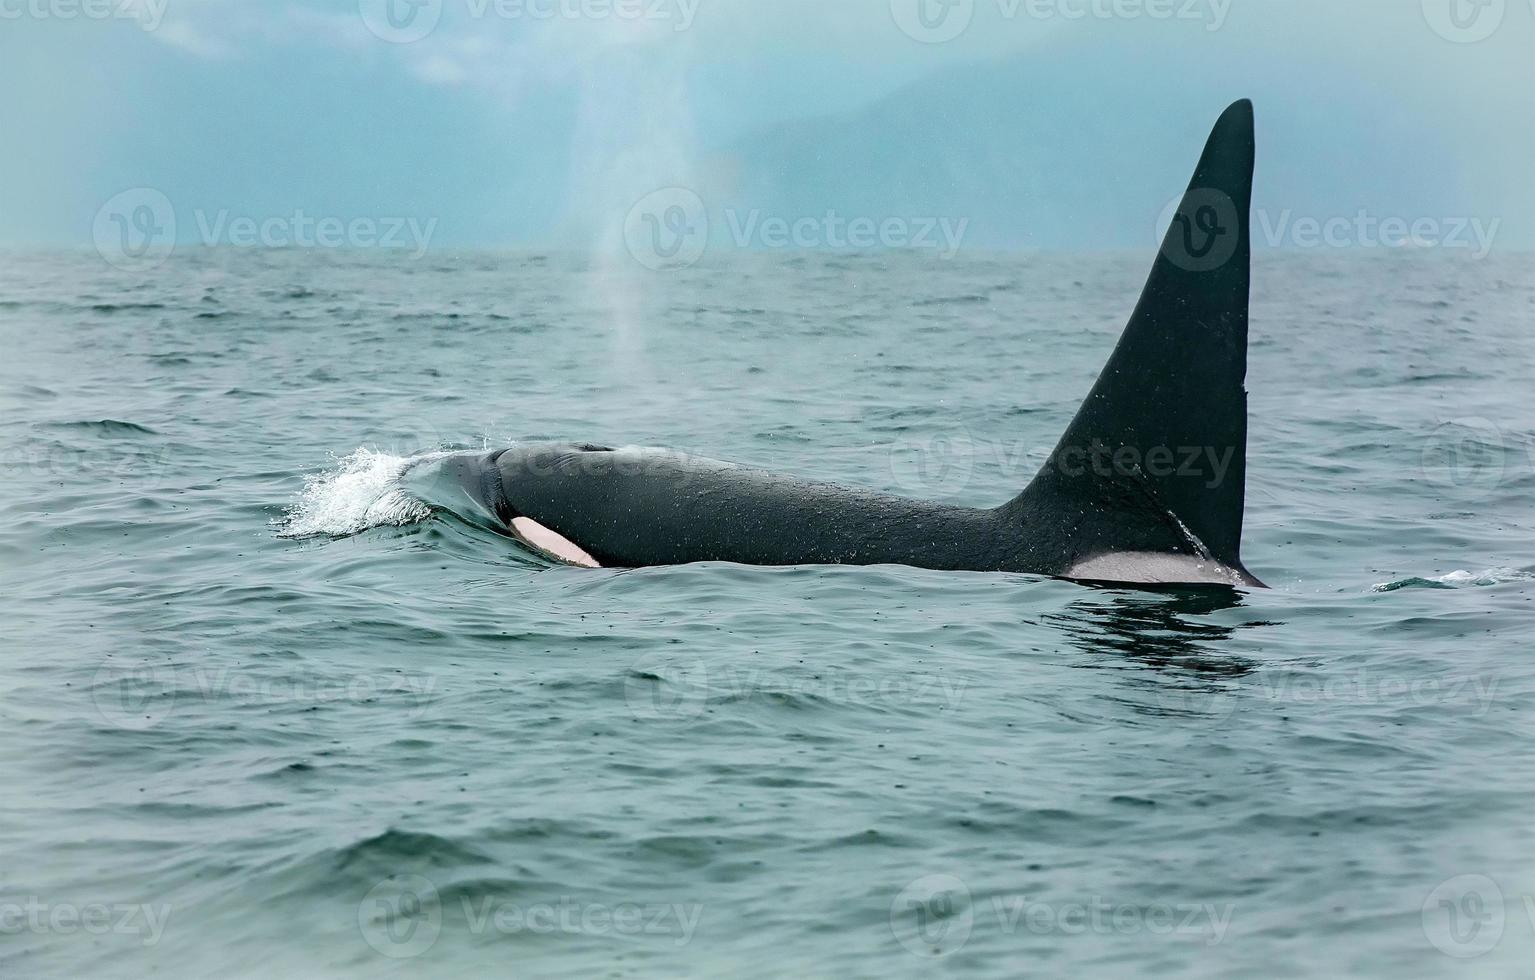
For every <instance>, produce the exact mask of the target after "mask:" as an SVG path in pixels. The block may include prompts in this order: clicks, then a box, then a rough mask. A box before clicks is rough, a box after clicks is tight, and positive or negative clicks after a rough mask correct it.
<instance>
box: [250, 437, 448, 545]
mask: <svg viewBox="0 0 1535 980" xmlns="http://www.w3.org/2000/svg"><path fill="white" fill-rule="evenodd" d="M444 455H447V454H446V453H427V454H425V455H421V456H409V457H405V456H391V455H389V454H388V453H380V452H374V451H373V450H371V449H358V450H357V451H356V452H354V453H352V454H351V455H350V456H347V457H345V458H344V459H342V460H340V461H339V464H338V467H337V469H335V470H332V471H331V472H328V473H321V474H319V475H317V476H312V477H310V478H309V481H308V483H307V484H306V485H305V486H304V489H303V490H302V491H300V492H299V495H298V497H297V498H296V499H295V500H294V501H293V503H291V504H289V505H288V509H287V512H286V513H285V514H284V515H283V517H282V519H281V520H280V521H277V522H276V524H277V533H278V534H279V535H280V536H282V537H285V538H306V537H311V536H315V535H329V536H331V537H344V536H346V535H349V534H358V533H360V532H362V531H366V530H368V529H369V528H375V527H390V526H394V527H400V526H404V525H406V524H414V523H416V522H417V521H424V520H426V518H427V517H429V516H431V513H432V510H431V508H430V507H428V506H427V505H426V504H424V503H422V502H421V501H420V500H417V499H416V498H415V497H412V496H411V495H410V494H409V493H407V492H406V491H405V489H404V488H403V487H402V486H401V485H400V476H401V475H402V474H404V473H405V471H406V470H408V469H410V468H411V467H412V466H415V465H416V464H417V463H421V462H425V461H427V460H431V459H437V458H439V457H441V456H444Z"/></svg>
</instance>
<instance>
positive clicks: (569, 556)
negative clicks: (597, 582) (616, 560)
mask: <svg viewBox="0 0 1535 980" xmlns="http://www.w3.org/2000/svg"><path fill="white" fill-rule="evenodd" d="M512 533H513V534H514V535H516V537H517V540H518V541H521V542H522V543H523V544H525V545H527V546H528V547H529V548H532V549H533V550H534V551H536V552H538V553H539V554H541V555H543V556H545V557H546V558H552V559H554V560H555V561H559V562H564V563H565V564H567V565H574V566H576V567H577V568H601V567H602V564H601V563H600V562H598V561H597V559H595V558H593V557H592V556H591V555H589V554H587V552H586V549H585V548H582V547H581V546H580V545H578V544H576V543H575V542H574V541H572V540H570V539H569V538H567V537H565V536H564V535H562V534H557V533H555V532H554V531H551V530H549V529H548V528H547V527H544V526H543V525H542V524H540V523H538V522H537V521H535V520H533V519H532V518H530V517H518V518H514V519H513V520H512Z"/></svg>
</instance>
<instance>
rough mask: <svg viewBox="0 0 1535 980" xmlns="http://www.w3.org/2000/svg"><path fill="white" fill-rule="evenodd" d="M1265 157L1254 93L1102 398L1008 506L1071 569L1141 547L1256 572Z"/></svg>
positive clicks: (1217, 142)
mask: <svg viewBox="0 0 1535 980" xmlns="http://www.w3.org/2000/svg"><path fill="white" fill-rule="evenodd" d="M1253 156H1254V138H1253V111H1252V103H1251V102H1248V101H1246V100H1243V101H1241V102H1238V103H1236V104H1235V105H1233V106H1231V107H1230V108H1229V109H1227V110H1226V112H1225V113H1224V114H1223V115H1222V116H1221V118H1220V121H1219V122H1217V123H1216V124H1215V131H1214V132H1213V133H1212V134H1211V135H1210V140H1209V143H1208V144H1207V145H1206V146H1205V151H1204V155H1203V156H1202V157H1201V158H1200V160H1199V166H1198V168H1197V169H1196V170H1195V171H1194V179H1193V181H1192V182H1191V183H1190V184H1189V189H1188V192H1187V194H1185V196H1184V198H1183V201H1182V203H1181V204H1180V206H1179V208H1178V210H1177V212H1176V215H1175V217H1174V218H1173V222H1172V225H1171V226H1170V227H1169V229H1168V231H1167V236H1166V239H1165V240H1164V242H1163V244H1162V249H1161V252H1160V253H1159V254H1158V255H1157V259H1156V264H1155V266H1154V267H1153V268H1152V270H1151V277H1150V279H1149V280H1148V281H1147V283H1146V288H1145V291H1144V292H1143V293H1142V294H1141V299H1140V303H1139V304H1138V305H1137V306H1136V309H1135V313H1134V315H1133V316H1131V318H1130V323H1129V325H1128V326H1127V327H1126V328H1125V332H1124V335H1123V337H1121V338H1120V341H1119V345H1118V346H1117V347H1116V348H1115V349H1114V353H1113V355H1112V356H1111V357H1110V358H1109V361H1108V364H1107V365H1106V366H1105V367H1104V369H1103V373H1102V374H1100V375H1099V377H1098V381H1097V383H1096V384H1095V385H1094V386H1093V390H1092V392H1091V393H1090V394H1089V395H1088V396H1087V399H1086V401H1084V402H1083V404H1082V408H1081V409H1080V410H1079V411H1078V413H1077V416H1076V418H1075V419H1074V420H1073V421H1072V423H1071V425H1070V426H1069V427H1068V428H1067V429H1066V433H1065V435H1064V436H1063V437H1062V438H1061V441H1060V444H1059V445H1058V446H1057V447H1056V449H1055V451H1054V453H1052V455H1051V458H1050V460H1049V462H1047V463H1046V465H1045V468H1044V469H1043V470H1041V471H1040V473H1039V474H1038V475H1037V476H1036V477H1035V479H1034V481H1033V482H1032V483H1031V484H1030V485H1029V487H1028V489H1027V490H1025V491H1024V493H1023V494H1022V496H1020V497H1019V498H1018V499H1016V500H1014V501H1013V502H1012V503H1011V504H1009V505H1008V508H1009V509H1010V510H1011V511H1012V512H1013V513H1014V515H1015V516H1016V517H1017V518H1018V519H1019V520H1022V521H1024V522H1026V523H1027V524H1028V525H1029V526H1030V532H1031V537H1034V536H1039V537H1040V538H1042V541H1041V545H1042V548H1043V550H1044V551H1045V552H1046V553H1047V555H1048V557H1049V559H1050V560H1051V561H1052V562H1053V563H1056V564H1059V565H1060V566H1061V571H1062V572H1063V573H1064V572H1066V571H1068V570H1069V569H1071V568H1072V567H1074V566H1076V565H1078V564H1080V563H1082V562H1084V561H1087V560H1090V559H1093V558H1095V557H1098V556H1101V555H1104V554H1109V553H1114V552H1130V551H1133V552H1154V553H1171V554H1178V555H1189V556H1192V557H1196V558H1202V559H1214V560H1216V561H1219V562H1220V563H1222V564H1224V565H1227V566H1229V567H1231V568H1233V569H1235V570H1237V571H1242V565H1241V546H1242V508H1243V496H1244V492H1245V487H1246V482H1247V391H1246V389H1245V387H1244V380H1245V378H1246V375H1247V301H1248V285H1249V279H1250V264H1251V241H1250V219H1249V210H1250V208H1251V204H1252V177H1253ZM1041 557H1046V555H1042V556H1041ZM1254 581H1256V580H1254Z"/></svg>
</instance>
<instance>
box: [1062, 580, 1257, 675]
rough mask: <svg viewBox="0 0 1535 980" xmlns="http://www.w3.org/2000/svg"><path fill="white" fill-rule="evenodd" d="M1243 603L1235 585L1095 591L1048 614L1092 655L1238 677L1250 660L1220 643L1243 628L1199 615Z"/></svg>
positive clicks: (1251, 664)
mask: <svg viewBox="0 0 1535 980" xmlns="http://www.w3.org/2000/svg"><path fill="white" fill-rule="evenodd" d="M1243 605H1245V603H1244V602H1243V596H1242V593H1240V592H1238V591H1237V590H1235V589H1188V588H1181V589H1173V588H1169V589H1163V590H1158V591H1156V592H1142V593H1137V594H1124V593H1121V594H1110V595H1103V594H1096V595H1095V596H1094V597H1093V598H1091V599H1085V600H1082V601H1080V602H1074V603H1072V604H1071V605H1070V606H1069V607H1068V609H1067V611H1066V612H1063V613H1060V614H1056V615H1053V616H1051V617H1049V618H1050V619H1051V620H1052V621H1053V624H1054V625H1056V626H1058V627H1060V628H1061V629H1062V630H1063V631H1064V632H1065V633H1066V634H1067V635H1068V636H1069V637H1071V639H1072V641H1073V642H1074V643H1075V644H1076V645H1077V646H1079V647H1081V648H1082V649H1084V650H1088V651H1090V652H1093V653H1105V652H1114V653H1119V654H1122V655H1124V656H1126V657H1130V658H1132V659H1134V660H1138V661H1140V662H1141V663H1143V664H1147V665H1150V666H1152V667H1177V668H1181V669H1184V670H1192V671H1197V672H1199V673H1208V674H1221V675H1227V676H1241V675H1243V674H1247V673H1250V672H1251V671H1252V670H1253V669H1254V667H1255V664H1253V663H1252V662H1251V661H1249V660H1247V659H1245V658H1241V657H1234V656H1232V655H1231V654H1230V653H1227V652H1226V651H1225V650H1224V649H1223V647H1224V645H1225V641H1227V640H1229V639H1231V637H1232V636H1234V635H1235V634H1236V631H1237V629H1239V628H1243V627H1232V626H1226V625H1224V624H1221V623H1212V622H1206V621H1201V620H1200V619H1199V618H1198V617H1203V616H1208V615H1210V614H1212V613H1216V612H1220V611H1222V610H1226V609H1238V608H1241V607H1242V606H1243ZM1246 625H1258V624H1246Z"/></svg>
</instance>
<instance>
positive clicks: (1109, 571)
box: [441, 100, 1263, 588]
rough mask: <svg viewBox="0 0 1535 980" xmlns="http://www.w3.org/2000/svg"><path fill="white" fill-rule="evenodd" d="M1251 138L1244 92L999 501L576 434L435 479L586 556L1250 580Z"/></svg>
mask: <svg viewBox="0 0 1535 980" xmlns="http://www.w3.org/2000/svg"><path fill="white" fill-rule="evenodd" d="M1254 147H1255V144H1254V132H1253V111H1252V104H1251V103H1250V102H1248V101H1246V100H1243V101H1240V102H1237V103H1235V104H1234V105H1232V106H1231V107H1230V108H1229V109H1227V110H1226V111H1225V113H1224V114H1223V115H1222V116H1221V118H1220V120H1219V121H1218V122H1217V123H1216V125H1215V129H1214V132H1213V133H1212V134H1211V136H1210V139H1209V142H1208V144H1207V145H1206V147H1205V150H1204V154H1203V155H1202V157H1201V158H1200V160H1199V163H1198V166H1197V167H1196V169H1195V171H1194V177H1193V180H1192V181H1191V182H1190V184H1189V187H1188V191H1187V192H1186V193H1185V195H1184V197H1183V198H1182V200H1181V203H1180V204H1179V206H1178V209H1177V211H1176V213H1175V214H1174V216H1173V219H1172V223H1171V225H1170V226H1169V227H1168V230H1167V234H1166V237H1165V239H1164V241H1163V244H1162V248H1161V250H1160V252H1159V253H1158V255H1157V257H1156V260H1155V264H1154V266H1153V268H1152V270H1151V275H1150V277H1149V279H1148V281H1147V283H1146V286H1145V290H1144V292H1143V293H1142V295H1141V298H1140V302H1139V304H1138V305H1137V306H1136V308H1135V311H1134V313H1133V315H1132V316H1131V317H1130V321H1129V324H1128V326H1126V328H1125V331H1124V334H1123V336H1122V337H1121V338H1120V341H1119V344H1118V346H1117V347H1116V348H1115V350H1114V352H1113V354H1112V356H1111V357H1110V358H1109V361H1108V364H1107V365H1106V366H1105V367H1104V369H1103V372H1102V373H1101V374H1100V375H1099V377H1098V380H1097V383H1096V384H1095V385H1094V386H1093V388H1092V390H1091V392H1090V393H1089V394H1088V396H1087V398H1086V400H1085V401H1084V402H1083V404H1082V407H1081V409H1080V410H1079V411H1078V413H1077V415H1076V417H1075V418H1074V419H1073V420H1072V422H1071V424H1070V425H1069V426H1068V427H1067V429H1066V432H1065V433H1064V434H1063V435H1062V436H1061V439H1060V442H1059V444H1058V445H1057V446H1056V448H1055V450H1054V451H1053V452H1052V453H1051V455H1050V457H1049V459H1048V460H1047V462H1046V463H1045V465H1044V466H1043V468H1042V469H1041V470H1040V471H1039V473H1038V474H1037V475H1036V476H1035V477H1034V479H1033V481H1032V482H1031V483H1029V485H1028V487H1027V488H1026V489H1025V490H1024V491H1023V492H1022V493H1021V494H1019V495H1018V496H1017V497H1016V498H1014V499H1013V500H1010V501H1008V502H1007V503H1004V504H1002V505H1001V506H999V507H996V508H993V509H973V508H967V507H956V506H951V505H948V504H942V503H934V502H925V501H919V500H908V499H904V498H901V497H896V496H889V495H886V494H882V493H876V492H873V491H869V490H859V489H853V488H850V487H844V486H838V485H833V484H826V483H814V482H807V481H804V480H799V479H795V478H793V477H789V476H782V475H777V474H774V473H768V472H764V471H761V470H757V469H752V468H748V467H744V466H737V465H734V464H731V463H726V462H721V461H718V460H712V459H703V458H699V457H694V456H690V455H686V454H683V453H677V452H670V451H667V450H660V449H639V448H630V449H609V448H604V447H601V446H592V445H534V446H522V447H517V448H513V449H504V450H501V451H499V452H493V453H485V454H463V455H455V456H452V457H449V458H448V459H447V460H445V461H443V462H442V470H441V477H443V478H446V479H448V480H449V481H450V483H451V484H452V485H453V486H454V487H455V488H456V489H457V490H459V491H461V492H462V493H463V494H465V495H467V496H468V497H469V499H470V500H472V501H473V502H474V503H475V504H476V505H477V506H478V507H480V508H481V509H482V510H483V511H484V513H485V514H486V515H488V517H489V518H490V519H491V520H492V521H493V522H494V526H495V527H496V528H497V529H498V530H500V531H502V532H503V533H505V534H507V535H509V536H512V537H514V538H516V539H518V540H520V541H521V542H522V543H523V544H525V545H526V546H528V547H530V548H532V549H534V550H535V551H537V552H539V553H541V554H543V555H545V556H547V557H549V558H552V559H554V560H556V561H560V562H565V563H567V564H572V565H580V566H586V567H610V568H639V567H648V566H658V565H680V564H688V563H692V562H709V561H717V562H734V563H739V564H746V565H819V564H841V565H878V564H893V565H909V566H916V567H921V568H930V569H939V570H956V571H957V570H968V571H982V572H1025V573H1034V574H1042V575H1050V576H1056V577H1059V578H1066V579H1072V580H1078V581H1085V582H1092V583H1111V584H1140V585H1159V584H1160V585H1181V584H1218V585H1224V586H1231V587H1241V586H1250V587H1259V588H1261V587H1263V583H1262V582H1260V581H1258V579H1257V578H1255V577H1254V576H1253V575H1252V574H1251V573H1250V572H1248V571H1247V569H1246V568H1244V567H1243V565H1242V559H1241V543H1242V542H1241V539H1242V511H1243V503H1244V499H1243V498H1244V492H1245V486H1246V469H1247V392H1246V389H1245V387H1244V381H1245V378H1246V374H1247V306H1248V291H1249V279H1250V275H1251V241H1250V230H1251V229H1250V213H1249V212H1250V208H1251V198H1252V178H1253V160H1254V152H1255V149H1254Z"/></svg>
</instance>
